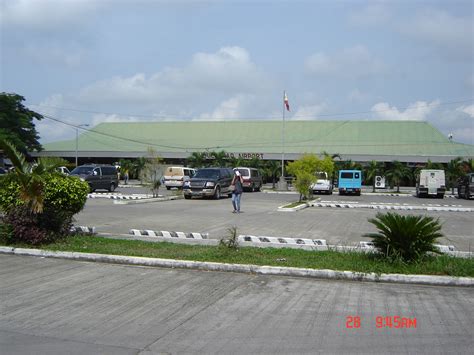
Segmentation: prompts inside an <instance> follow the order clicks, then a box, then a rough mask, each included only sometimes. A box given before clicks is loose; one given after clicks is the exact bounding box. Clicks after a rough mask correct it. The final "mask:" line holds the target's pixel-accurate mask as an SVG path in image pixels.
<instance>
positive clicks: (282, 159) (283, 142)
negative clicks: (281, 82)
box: [281, 91, 286, 181]
mask: <svg viewBox="0 0 474 355" xmlns="http://www.w3.org/2000/svg"><path fill="white" fill-rule="evenodd" d="M285 97H286V91H283V100H282V101H283V106H282V107H283V121H282V125H281V179H282V181H284V179H285V109H286V104H285Z"/></svg>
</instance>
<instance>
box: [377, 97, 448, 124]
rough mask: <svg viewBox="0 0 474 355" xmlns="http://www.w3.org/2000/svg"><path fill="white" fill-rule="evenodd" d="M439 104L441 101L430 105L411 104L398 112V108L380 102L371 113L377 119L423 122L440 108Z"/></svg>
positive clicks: (426, 103) (421, 103) (424, 103)
mask: <svg viewBox="0 0 474 355" xmlns="http://www.w3.org/2000/svg"><path fill="white" fill-rule="evenodd" d="M439 103H440V102H439V100H435V101H432V102H430V103H428V102H425V101H417V102H415V103H413V104H410V105H409V106H408V107H407V108H406V109H405V110H398V108H397V107H395V106H392V107H390V105H389V104H388V103H386V102H379V103H377V104H375V105H374V106H372V109H371V111H372V112H373V116H374V117H375V118H377V119H385V120H409V121H423V120H426V118H427V117H428V115H429V114H430V113H431V112H432V111H433V110H435V109H436V108H437V107H438V106H439Z"/></svg>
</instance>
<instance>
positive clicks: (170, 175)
mask: <svg viewBox="0 0 474 355" xmlns="http://www.w3.org/2000/svg"><path fill="white" fill-rule="evenodd" d="M195 173H196V170H195V169H192V168H185V167H182V166H169V167H167V168H166V169H165V174H164V176H163V178H164V183H165V186H166V189H168V190H169V189H171V188H172V187H177V188H178V189H182V188H183V185H184V182H185V181H188V180H189V179H191V178H192V177H193V176H194V174H195Z"/></svg>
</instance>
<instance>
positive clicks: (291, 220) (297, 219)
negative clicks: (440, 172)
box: [76, 186, 474, 251]
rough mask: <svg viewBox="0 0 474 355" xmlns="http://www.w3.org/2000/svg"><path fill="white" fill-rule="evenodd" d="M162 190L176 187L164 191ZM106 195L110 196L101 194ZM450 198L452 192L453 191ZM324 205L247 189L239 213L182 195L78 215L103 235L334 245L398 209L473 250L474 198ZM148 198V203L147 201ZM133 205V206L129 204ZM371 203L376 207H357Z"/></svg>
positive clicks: (330, 199)
mask: <svg viewBox="0 0 474 355" xmlns="http://www.w3.org/2000/svg"><path fill="white" fill-rule="evenodd" d="M146 193H148V191H147V190H146V188H143V187H138V186H135V187H121V188H119V189H117V191H116V194H118V195H122V196H125V195H127V196H132V195H134V194H146ZM160 194H164V195H175V194H176V191H173V190H172V191H167V190H166V189H161V190H160ZM99 195H100V197H106V196H108V195H107V194H99ZM448 196H449V195H448ZM315 197H320V201H319V202H320V203H321V204H323V205H325V206H324V207H308V208H305V209H303V210H299V211H297V212H281V211H278V207H279V206H282V205H284V204H287V203H289V202H294V201H297V200H298V195H297V194H296V193H275V192H270V191H268V192H254V193H250V192H249V193H244V195H243V197H242V211H243V213H241V214H233V213H231V212H232V204H231V201H230V199H229V198H226V197H225V198H222V199H220V200H210V199H192V200H184V199H178V200H173V201H160V202H149V203H136V202H137V201H133V203H129V200H114V199H109V198H89V199H88V201H87V203H86V206H85V208H84V210H83V211H82V212H81V213H80V214H78V215H77V216H76V220H77V221H76V225H81V226H90V227H95V228H96V232H98V233H109V234H117V235H127V234H129V231H130V229H140V230H153V231H180V232H185V233H190V232H199V233H208V234H209V238H210V239H220V238H222V237H223V236H226V235H227V233H228V229H229V228H230V227H232V226H235V227H237V229H238V233H239V234H246V235H255V236H272V237H287V238H288V237H289V238H310V239H325V240H326V241H327V243H328V244H331V245H356V244H358V243H359V241H368V239H365V238H363V237H362V235H363V234H364V233H368V232H374V231H375V228H374V226H373V225H372V224H371V223H369V222H368V219H370V218H373V217H375V215H376V214H377V213H378V212H387V211H386V210H385V209H386V208H397V210H395V211H393V212H397V213H400V214H417V215H419V214H421V215H428V216H432V217H435V218H439V220H440V221H441V223H442V224H443V230H442V231H443V233H444V234H445V236H446V237H445V238H443V239H442V240H441V241H440V242H441V243H442V244H447V245H453V246H455V248H456V249H457V250H460V251H472V249H473V247H474V245H473V237H474V231H473V229H474V228H473V226H474V224H473V222H472V220H473V218H472V217H473V213H474V212H472V209H473V208H474V201H472V200H469V201H468V200H462V199H457V198H454V197H445V198H444V199H443V200H440V199H419V198H416V197H414V196H412V195H410V194H404V195H402V196H390V195H387V196H383V194H375V195H374V194H371V193H363V194H362V196H339V195H337V194H333V195H318V196H315ZM142 202H143V201H142ZM126 203H129V204H126ZM361 205H366V206H369V207H371V208H367V207H364V208H356V207H361Z"/></svg>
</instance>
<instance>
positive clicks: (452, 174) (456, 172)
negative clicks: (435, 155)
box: [446, 157, 464, 195]
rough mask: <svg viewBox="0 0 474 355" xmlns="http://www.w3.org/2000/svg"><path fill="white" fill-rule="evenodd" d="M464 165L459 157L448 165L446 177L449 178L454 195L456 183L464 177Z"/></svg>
mask: <svg viewBox="0 0 474 355" xmlns="http://www.w3.org/2000/svg"><path fill="white" fill-rule="evenodd" d="M462 168H463V163H462V158H461V157H457V158H455V159H452V160H451V161H450V162H449V163H448V164H447V165H446V177H447V178H448V179H447V180H448V184H449V186H451V189H452V190H451V193H452V194H453V195H454V186H455V185H456V181H457V180H458V179H459V178H460V177H461V176H462V175H463V173H464V172H463V169H462Z"/></svg>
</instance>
